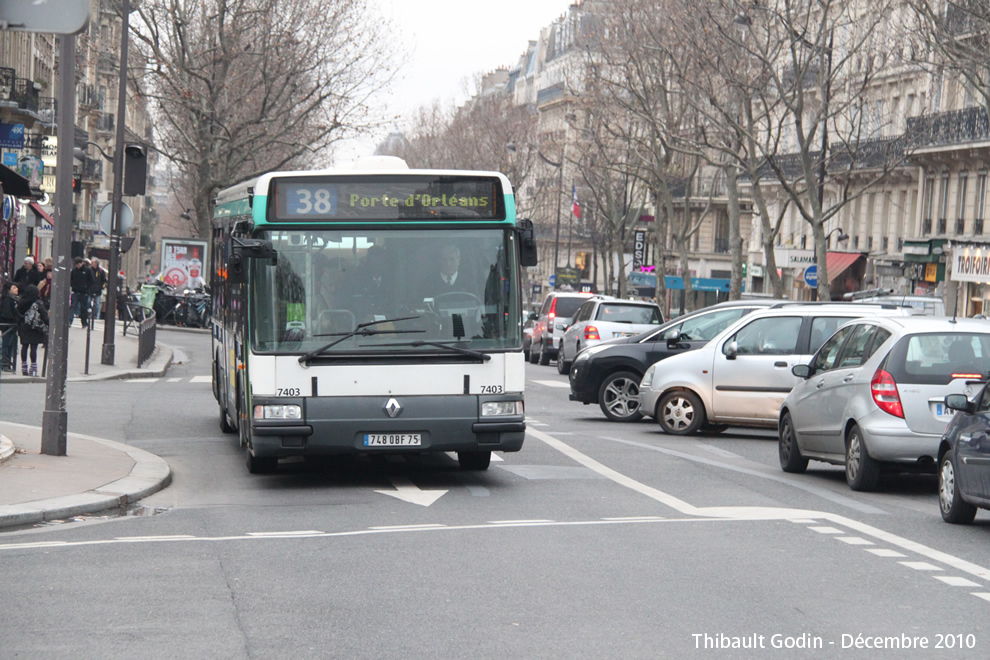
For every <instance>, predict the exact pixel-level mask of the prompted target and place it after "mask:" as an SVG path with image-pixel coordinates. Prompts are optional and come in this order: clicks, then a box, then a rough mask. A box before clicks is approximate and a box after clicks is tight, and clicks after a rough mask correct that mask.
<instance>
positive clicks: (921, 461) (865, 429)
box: [777, 316, 990, 491]
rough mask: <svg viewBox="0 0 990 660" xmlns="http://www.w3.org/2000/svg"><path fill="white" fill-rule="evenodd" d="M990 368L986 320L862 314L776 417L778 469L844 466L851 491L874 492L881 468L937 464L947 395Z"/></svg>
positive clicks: (805, 371) (826, 348) (803, 367)
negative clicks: (816, 463)
mask: <svg viewBox="0 0 990 660" xmlns="http://www.w3.org/2000/svg"><path fill="white" fill-rule="evenodd" d="M987 369H990V323H988V322H987V321H978V320H974V319H958V320H952V319H948V318H944V317H941V318H939V317H931V316H909V317H899V318H898V317H893V318H864V319H859V320H857V321H854V322H851V323H847V324H845V325H844V326H842V327H841V328H840V329H839V330H838V332H836V333H835V334H834V335H832V336H831V337H830V338H829V339H828V341H826V342H825V344H824V345H823V346H822V347H821V349H820V350H819V351H818V353H817V354H816V355H815V356H814V358H813V359H812V360H811V361H810V363H809V364H800V365H797V366H795V367H794V368H793V369H791V372H792V373H793V374H794V375H795V376H797V377H798V378H799V379H800V380H799V381H798V383H797V384H796V385H795V386H794V389H793V390H791V393H790V394H789V395H787V398H786V399H784V403H783V405H782V407H781V409H780V416H779V418H778V427H777V428H778V449H779V452H778V453H779V458H780V467H781V469H783V470H784V471H785V472H804V470H805V469H806V468H807V466H808V460H809V459H813V460H818V461H823V462H825V463H831V464H833V465H844V466H845V468H846V482H847V483H848V484H849V487H850V488H852V489H853V490H860V491H868V490H874V489H875V488H876V487H877V483H878V481H879V478H880V474H881V471H884V470H887V471H894V470H899V471H919V470H920V471H928V472H934V471H935V466H936V458H937V456H938V450H939V443H940V440H941V437H942V434H943V433H944V432H945V427H946V424H947V423H948V422H949V420H950V419H951V418H952V415H953V412H952V411H951V410H950V409H948V408H947V407H946V406H945V397H946V395H948V394H962V393H965V394H968V395H973V394H975V393H976V391H978V390H979V387H977V386H976V383H977V381H978V380H979V379H981V378H982V377H983V375H984V374H986V373H987Z"/></svg>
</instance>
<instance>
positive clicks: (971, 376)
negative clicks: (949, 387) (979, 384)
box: [951, 374, 983, 378]
mask: <svg viewBox="0 0 990 660" xmlns="http://www.w3.org/2000/svg"><path fill="white" fill-rule="evenodd" d="M951 377H952V378H983V374H952V376H951Z"/></svg>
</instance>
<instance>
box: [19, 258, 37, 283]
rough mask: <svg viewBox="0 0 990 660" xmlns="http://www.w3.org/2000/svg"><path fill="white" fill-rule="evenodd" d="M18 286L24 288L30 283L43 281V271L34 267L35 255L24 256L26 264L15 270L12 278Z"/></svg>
mask: <svg viewBox="0 0 990 660" xmlns="http://www.w3.org/2000/svg"><path fill="white" fill-rule="evenodd" d="M12 279H13V280H14V283H15V284H17V286H19V287H21V288H24V287H25V286H27V285H28V284H37V283H38V282H40V281H41V273H39V272H38V269H37V268H35V267H34V257H24V265H23V266H21V267H20V268H18V269H17V270H15V271H14V277H13V278H12Z"/></svg>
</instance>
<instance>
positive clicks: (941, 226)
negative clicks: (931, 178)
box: [938, 172, 949, 234]
mask: <svg viewBox="0 0 990 660" xmlns="http://www.w3.org/2000/svg"><path fill="white" fill-rule="evenodd" d="M948 217H949V173H948V172H943V173H942V189H941V190H940V191H939V197H938V233H939V234H944V233H945V227H946V225H947V224H948V222H947V218H948Z"/></svg>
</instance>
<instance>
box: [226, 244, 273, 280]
mask: <svg viewBox="0 0 990 660" xmlns="http://www.w3.org/2000/svg"><path fill="white" fill-rule="evenodd" d="M273 257H275V249H274V248H273V247H272V243H271V241H266V240H262V239H260V238H233V239H231V250H230V256H229V257H227V279H228V280H229V281H230V282H234V283H237V284H243V283H245V282H247V271H248V269H247V262H248V259H271V258H273Z"/></svg>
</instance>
